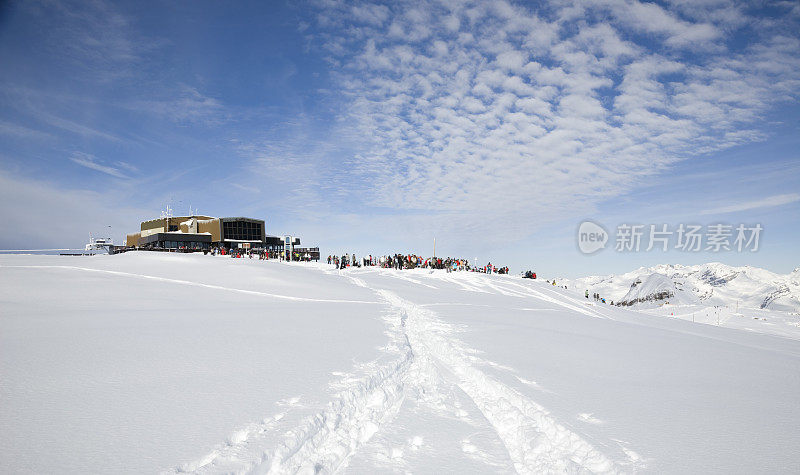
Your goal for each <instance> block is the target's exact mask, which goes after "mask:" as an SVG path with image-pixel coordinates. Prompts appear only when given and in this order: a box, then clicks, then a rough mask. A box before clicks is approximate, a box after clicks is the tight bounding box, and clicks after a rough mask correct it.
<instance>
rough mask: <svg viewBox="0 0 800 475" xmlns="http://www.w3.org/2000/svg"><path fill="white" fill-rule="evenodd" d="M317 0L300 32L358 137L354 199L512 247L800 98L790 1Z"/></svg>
mask: <svg viewBox="0 0 800 475" xmlns="http://www.w3.org/2000/svg"><path fill="white" fill-rule="evenodd" d="M318 6H319V14H318V19H317V23H318V25H317V26H318V28H317V29H314V30H313V31H314V33H311V32H310V31H311V30H309V31H307V32H306V33H307V34H308V35H309V36H310V39H311V40H312V41H313V44H316V45H317V46H318V47H319V48H322V49H323V50H324V51H326V52H327V59H328V61H329V62H330V64H331V65H332V69H334V70H335V71H337V72H336V74H335V77H336V80H337V84H338V86H339V88H340V90H341V92H342V97H343V98H344V99H343V101H342V102H343V104H342V110H343V112H342V116H341V117H340V119H341V122H342V123H345V124H347V127H350V128H351V129H355V130H356V131H357V133H356V134H355V135H357V136H359V137H362V139H361V142H362V143H361V147H362V149H363V150H364V152H363V153H361V154H358V155H357V156H356V157H355V158H354V159H352V163H350V164H349V165H350V167H348V168H349V169H350V170H351V173H353V174H356V175H358V176H359V177H360V179H359V180H352V181H351V182H350V183H351V185H350V186H351V187H352V188H353V192H354V193H358V194H359V195H360V196H362V197H366V198H367V200H368V201H369V202H370V203H373V204H374V205H376V206H379V207H387V208H389V209H393V210H396V211H400V212H403V211H408V213H409V215H413V216H420V212H421V211H422V218H421V219H427V218H426V217H425V215H426V214H428V215H430V214H434V215H437V216H439V217H440V218H444V219H437V220H436V221H437V222H440V223H441V222H452V223H457V226H458V227H459V228H460V229H462V230H465V229H466V230H474V231H486V230H489V229H495V228H497V227H498V226H500V227H502V229H504V230H505V231H506V232H510V233H513V234H515V235H517V236H522V235H524V234H526V233H527V232H529V231H531V230H532V229H533V228H534V227H535V226H536V225H537V224H538V223H541V222H544V221H548V220H552V219H555V218H557V217H559V216H570V215H575V214H580V213H586V212H589V211H591V210H592V209H593V207H594V206H595V205H596V204H597V203H599V202H601V201H602V200H604V199H607V198H610V197H613V196H616V195H619V194H622V193H625V192H627V191H630V190H631V189H632V188H633V187H634V186H635V185H636V184H637V183H640V182H641V180H642V179H644V178H646V177H648V176H650V175H653V174H656V173H659V172H661V171H663V170H665V169H666V168H667V167H669V166H670V165H671V164H673V163H675V162H676V161H679V160H686V159H691V158H692V157H696V156H698V155H701V154H707V153H712V152H715V151H719V150H723V149H725V148H729V147H732V146H735V145H738V144H742V143H747V142H750V141H754V140H762V139H763V138H764V137H765V134H764V132H763V131H761V130H759V128H758V121H759V119H760V118H761V117H763V115H764V114H765V113H766V112H767V111H769V110H770V108H772V107H774V106H775V105H776V103H778V102H780V101H794V100H796V98H797V91H798V90H800V89H799V87H800V77H798V72H799V71H800V60H799V59H798V56H797V54H796V53H797V51H800V43H799V42H798V40H797V37H796V35H795V34H793V33H792V31H793V30H792V28H793V26H792V25H794V26H796V25H797V23H798V21H797V20H798V19H797V16H796V14H792V13H790V11H789V8H788V7H787V8H786V10H787V11H786V12H785V14H786V16H785V17H784V18H783V19H782V20H775V19H767V18H761V17H757V16H748V15H749V14H748V13H747V12H746V11H745V10H744V9H743V8H742V7H740V6H739V4H737V3H733V2H726V1H724V0H720V1H713V2H699V3H698V2H681V1H675V2H667V3H666V4H665V5H660V4H655V3H645V2H637V1H632V0H627V1H623V0H620V1H602V2H601V1H586V2H577V3H576V4H572V3H567V2H551V3H549V4H542V5H541V6H539V7H537V8H535V9H533V8H532V7H530V6H529V5H528V4H525V5H524V6H523V5H521V4H512V3H507V2H505V1H495V2H470V1H464V2H452V3H450V2H438V1H431V2H424V1H423V2H419V1H413V2H403V1H400V2H387V3H385V4H379V3H361V4H357V5H353V4H352V3H351V2H336V1H325V2H321V3H319V4H318ZM778 8H783V7H778ZM743 28H748V30H746V31H744V30H743ZM735 35H740V36H739V37H740V38H741V37H742V36H741V35H744V37H746V38H747V41H745V42H741V41H738V42H734V41H731V40H732V39H733V38H734V36H735ZM742 43H744V45H743V46H737V47H735V48H733V47H731V46H729V45H731V44H739V45H741V44H742Z"/></svg>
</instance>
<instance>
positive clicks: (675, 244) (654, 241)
mask: <svg viewBox="0 0 800 475" xmlns="http://www.w3.org/2000/svg"><path fill="white" fill-rule="evenodd" d="M763 230H764V228H763V227H762V226H761V225H760V224H754V225H745V224H739V225H737V226H734V225H731V224H725V223H715V224H710V225H707V226H702V225H699V224H679V225H678V226H674V227H670V225H668V224H649V225H645V224H620V225H619V226H617V228H616V233H615V235H614V246H613V248H614V250H615V251H616V252H640V251H644V252H650V251H652V250H657V251H662V252H666V251H668V250H676V251H681V252H725V251H729V252H745V251H747V252H757V251H758V248H759V244H760V243H759V240H760V238H761V232H762V231H763ZM609 240H610V235H609V233H608V232H607V231H606V230H605V229H604V228H603V227H602V226H600V225H599V224H597V223H595V222H593V221H584V222H582V223H581V224H580V226H579V227H578V249H580V251H581V252H582V253H584V254H593V253H595V252H597V251H599V250H600V249H603V248H605V247H606V243H607V242H608V241H609Z"/></svg>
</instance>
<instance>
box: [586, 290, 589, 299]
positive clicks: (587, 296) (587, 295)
mask: <svg viewBox="0 0 800 475" xmlns="http://www.w3.org/2000/svg"><path fill="white" fill-rule="evenodd" d="M586 300H589V289H586Z"/></svg>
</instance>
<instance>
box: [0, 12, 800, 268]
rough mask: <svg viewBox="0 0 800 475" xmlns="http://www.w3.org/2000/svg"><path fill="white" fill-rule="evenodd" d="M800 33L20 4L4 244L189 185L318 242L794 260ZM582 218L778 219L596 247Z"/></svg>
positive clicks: (0, 34)
mask: <svg viewBox="0 0 800 475" xmlns="http://www.w3.org/2000/svg"><path fill="white" fill-rule="evenodd" d="M798 31H800V7H799V6H798V5H797V3H796V2H754V3H752V4H750V3H746V2H728V1H725V0H701V1H682V0H675V1H669V2H637V1H625V0H609V1H585V2H577V3H573V2H561V1H556V2H541V3H539V2H533V3H531V2H502V1H500V2H469V1H464V2H443V1H442V2H439V1H432V2H424V1H415V2H384V3H380V2H365V3H362V2H338V1H310V2H225V3H222V2H119V3H117V2H105V1H91V2H85V1H82V2H59V1H47V2H33V1H31V2H10V3H4V4H3V6H2V7H0V64H1V65H2V67H0V200H1V201H2V205H1V206H0V219H1V220H2V221H3V222H4V223H5V225H6V226H5V229H6V232H5V233H3V235H2V237H0V248H5V249H28V248H43V247H74V246H79V245H81V244H82V243H83V242H85V240H86V237H87V236H88V233H89V232H90V231H92V232H95V233H101V232H104V231H106V230H108V229H109V228H108V226H111V228H110V230H111V233H112V235H113V237H114V238H115V239H122V237H123V235H124V234H125V233H126V232H132V231H135V230H138V225H139V222H140V221H141V220H143V219H148V218H152V217H155V216H157V215H158V214H159V212H160V210H161V209H162V208H163V207H164V206H165V205H166V204H168V203H169V204H171V205H172V208H173V209H174V211H175V212H176V214H182V213H186V212H188V209H189V206H192V207H193V208H195V209H197V210H198V211H199V212H200V213H203V214H209V215H214V216H241V215H244V216H251V217H258V218H263V219H265V220H266V221H267V232H268V233H270V234H285V233H291V234H296V235H299V236H301V237H302V239H303V241H304V243H305V244H311V245H319V246H320V247H321V248H322V252H323V254H327V253H331V252H337V253H343V252H356V253H358V254H365V253H369V252H372V253H384V252H394V251H404V252H417V253H421V254H430V253H431V252H432V243H433V238H434V237H436V240H437V254H439V255H453V256H463V257H469V258H474V257H478V259H479V261H481V262H485V261H486V260H491V261H492V262H493V263H495V264H498V265H503V264H506V265H509V266H510V267H512V270H516V271H522V270H524V269H526V268H533V269H536V270H538V271H539V272H540V273H541V274H543V275H569V276H576V275H585V274H597V273H610V272H621V271H627V270H630V269H632V268H635V267H638V266H641V265H653V264H657V263H668V262H669V263H686V264H689V263H700V262H707V261H721V262H726V263H730V264H735V265H745V264H749V265H755V266H760V267H765V268H768V269H770V270H773V271H776V272H789V271H791V270H792V269H793V268H795V267H797V266H800V259H799V258H798V257H800V252H798V251H797V242H798V238H797V235H798V233H800V157H799V156H798V154H799V153H800V121H799V120H798V119H800V108H799V107H798V94H799V93H800V56H798V54H797V52H798V51H800V35H798ZM585 219H591V220H593V221H596V222H598V223H601V224H603V225H604V226H605V227H606V228H607V229H609V230H612V231H613V230H614V228H616V226H618V225H619V224H622V223H641V224H661V223H665V224H669V225H670V226H672V227H676V226H677V225H678V224H680V223H698V224H702V225H711V224H714V223H720V222H721V223H728V224H733V225H737V224H739V223H744V224H747V225H753V224H756V223H759V224H761V225H762V226H763V228H764V231H763V234H762V235H761V245H760V249H759V250H758V252H755V253H751V252H743V253H739V252H721V253H704V252H701V253H687V252H680V251H675V250H671V251H669V252H661V251H651V252H640V253H619V252H615V251H614V250H613V249H606V250H604V251H601V252H600V253H597V254H595V255H592V256H584V255H582V254H581V253H580V252H579V251H578V250H577V246H576V229H577V226H578V224H579V223H580V222H581V221H583V220H585ZM612 244H613V243H612ZM612 247H613V246H612Z"/></svg>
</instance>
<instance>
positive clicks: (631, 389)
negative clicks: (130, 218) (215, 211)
mask: <svg viewBox="0 0 800 475" xmlns="http://www.w3.org/2000/svg"><path fill="white" fill-rule="evenodd" d="M0 289H2V290H0V375H2V378H0V427H2V428H3V430H2V431H0V472H3V473H20V472H38V473H64V472H72V473H77V472H81V473H152V472H160V471H166V472H176V471H197V472H204V473H211V472H238V471H253V472H270V471H272V472H275V473H284V472H296V471H313V470H318V471H319V470H321V471H337V470H338V471H343V472H353V473H373V472H406V471H410V472H421V473H442V472H447V473H476V472H477V473H486V472H499V473H507V472H512V471H518V472H521V473H542V472H545V473H549V472H555V471H558V472H563V471H566V472H580V471H597V472H636V471H643V472H672V473H707V472H716V473H731V472H734V473H755V472H759V473H797V472H798V471H799V469H800V455H799V454H800V452H798V451H797V450H796V448H797V447H798V445H799V444H800V430H798V427H800V404H798V403H797V395H798V394H800V328H798V326H797V325H796V324H793V322H792V318H793V316H792V315H791V314H789V313H780V312H775V311H772V312H770V311H766V310H765V311H763V312H767V314H759V315H755V314H753V315H750V314H749V313H745V312H742V311H741V310H740V311H739V312H738V313H742V314H743V316H734V315H731V316H730V318H728V320H727V321H735V320H736V319H740V320H741V322H745V321H746V324H745V323H742V325H740V326H736V327H735V328H727V327H725V326H723V325H720V326H717V325H716V318H717V317H716V315H714V316H713V320H714V322H712V321H711V319H712V317H711V316H709V315H705V316H704V317H703V318H704V320H703V321H704V323H709V324H699V323H692V321H691V319H690V318H687V317H686V315H688V313H687V312H688V311H689V307H687V308H683V307H678V306H674V307H672V308H670V307H655V308H653V309H650V310H647V312H650V313H644V312H640V311H634V310H631V309H623V308H616V307H610V306H608V305H602V304H595V302H594V301H591V302H589V301H587V300H586V299H585V298H584V297H583V295H582V289H581V291H580V292H581V293H579V292H578V291H576V290H572V289H571V290H565V289H561V288H558V287H554V286H551V285H548V284H547V283H546V282H542V281H531V280H527V279H520V278H519V277H515V276H498V275H483V274H467V273H460V274H458V273H453V274H448V273H445V272H438V271H437V272H430V271H422V270H415V271H395V270H383V269H374V268H370V269H352V270H346V271H341V272H340V271H337V270H335V269H333V268H332V267H330V266H327V265H324V264H288V263H279V262H274V261H269V262H264V261H258V260H244V259H230V258H226V257H211V256H203V255H175V254H158V253H143V252H142V253H127V254H122V255H117V256H93V257H61V256H23V255H14V256H0ZM667 312H669V313H671V314H672V315H667ZM733 312H734V313H737V312H735V310H734V311H733ZM765 315H766V316H765ZM779 315H781V318H783V319H784V320H785V321H784V322H783V323H785V325H784V326H785V328H784V330H785V331H783V330H782V331H781V332H780V335H775V334H769V333H770V332H772V333H776V332H774V327H775V326H776V325H777V323H776V322H775V321H773V320H772V317H773V316H779ZM676 316H680V318H674V317H676ZM753 317H758V318H766V320H761V319H754V318H753ZM724 318H725V317H724V316H723V317H721V319H724ZM696 320H701V319H700V318H699V317H698V316H696ZM711 323H713V324H711ZM731 325H732V324H731ZM732 326H733V325H732ZM744 330H747V331H744Z"/></svg>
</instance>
